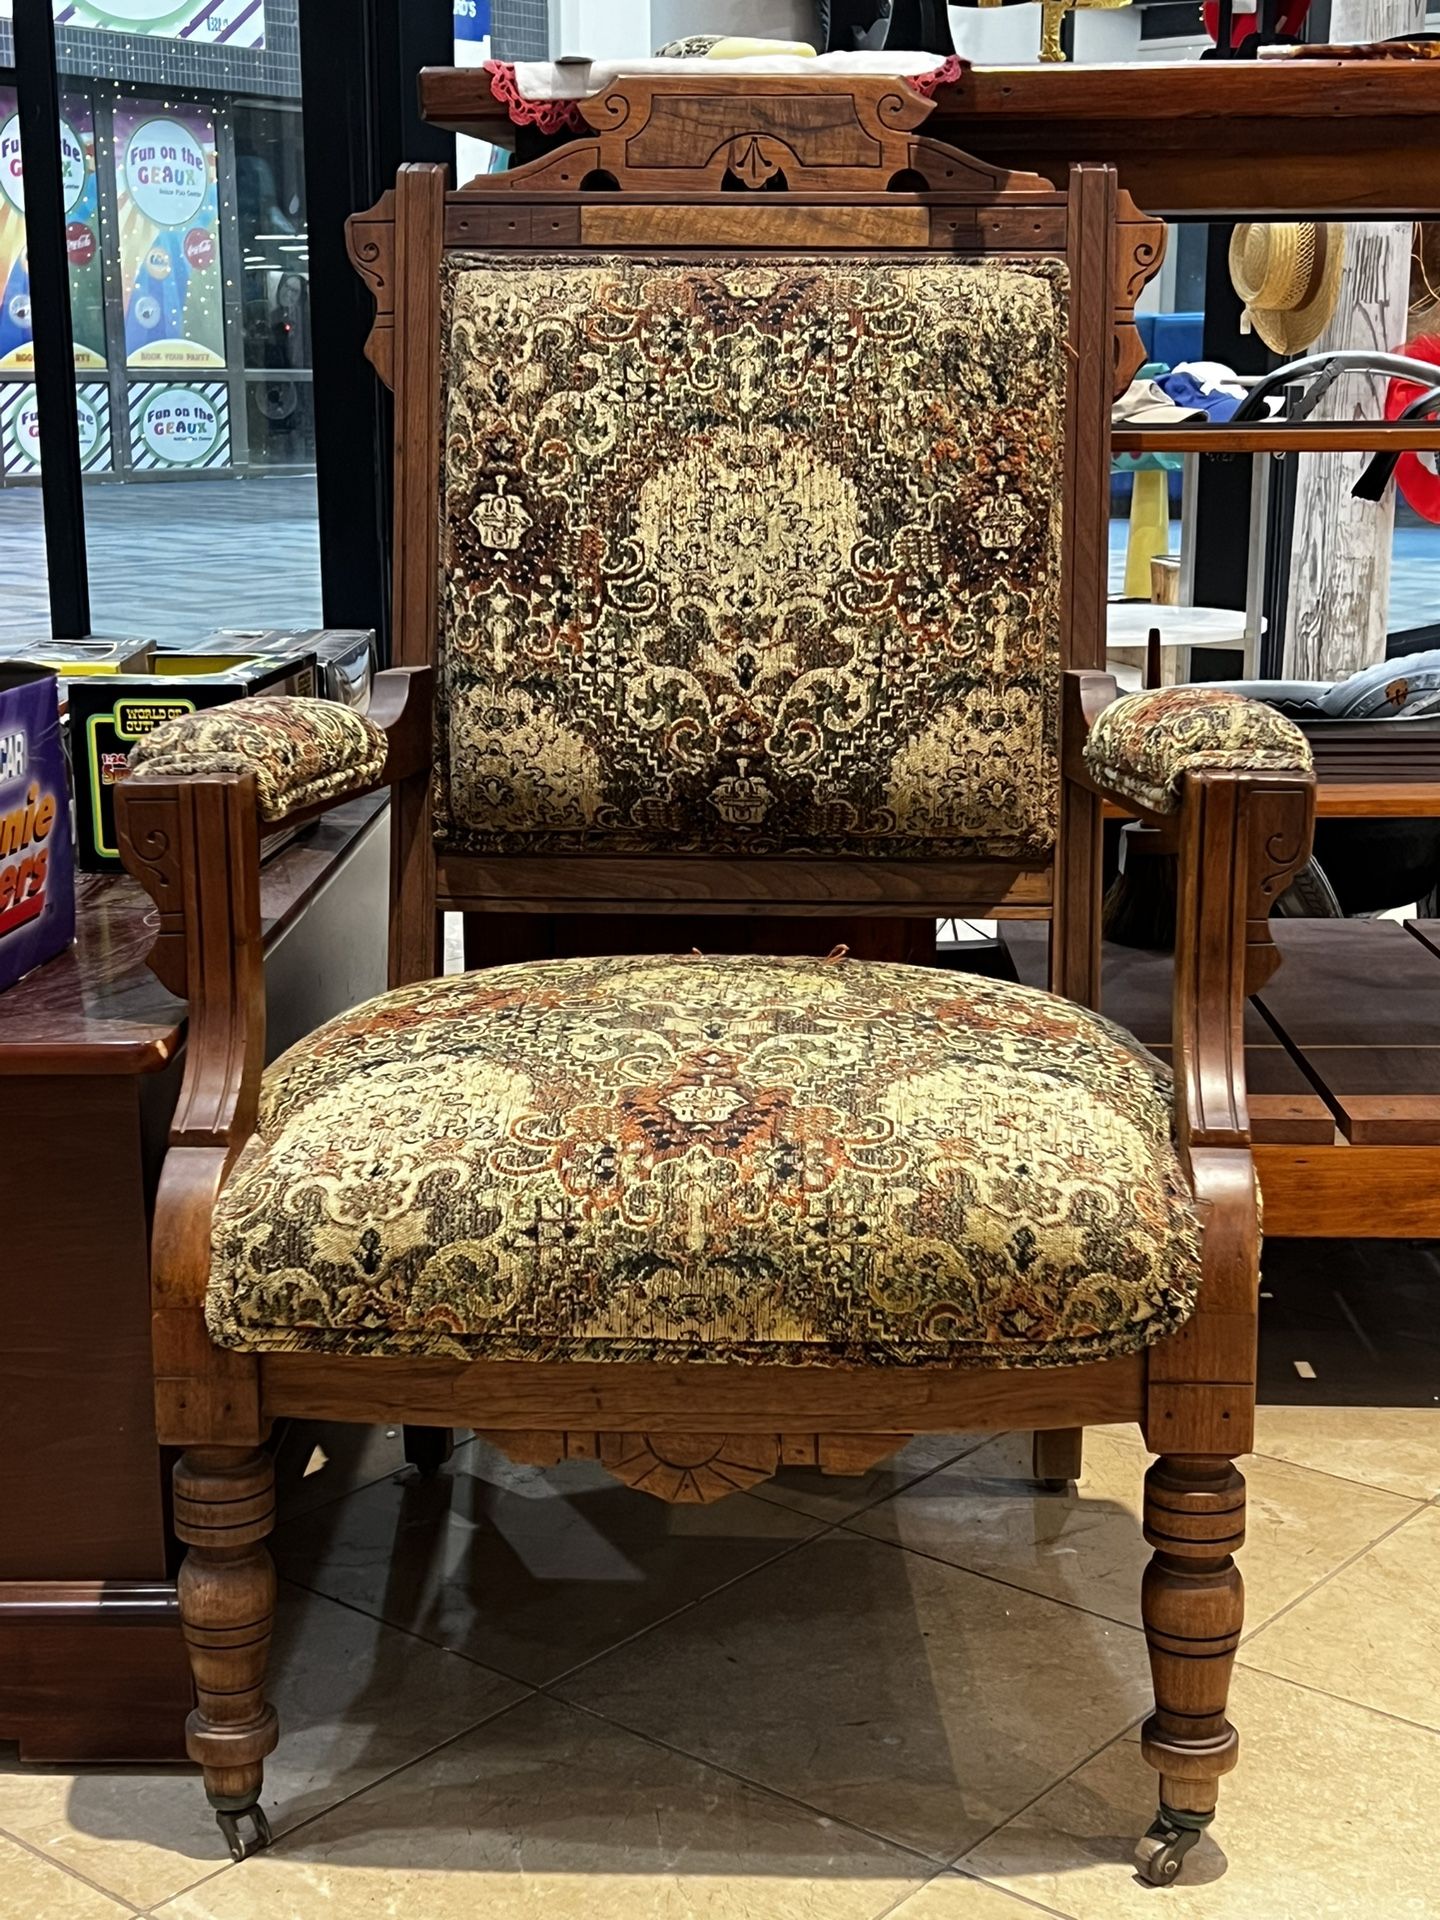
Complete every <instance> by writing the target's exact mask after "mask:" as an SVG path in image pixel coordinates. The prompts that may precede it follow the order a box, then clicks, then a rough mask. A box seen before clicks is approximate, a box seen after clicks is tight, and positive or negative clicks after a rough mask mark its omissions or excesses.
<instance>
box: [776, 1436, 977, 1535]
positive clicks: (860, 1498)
mask: <svg viewBox="0 0 1440 1920" xmlns="http://www.w3.org/2000/svg"><path fill="white" fill-rule="evenodd" d="M991 1438H993V1436H992V1435H990V1434H988V1433H920V1434H917V1435H916V1436H915V1438H914V1439H913V1440H912V1441H911V1442H910V1444H909V1445H908V1446H906V1447H902V1448H901V1450H900V1451H899V1453H892V1454H891V1456H890V1458H889V1459H888V1460H882V1461H881V1462H880V1464H879V1466H877V1467H872V1468H871V1470H870V1471H869V1473H865V1474H859V1475H857V1476H855V1477H854V1478H851V1477H850V1476H849V1475H847V1474H833V1473H819V1472H817V1471H816V1469H815V1468H813V1467H786V1468H785V1469H784V1471H783V1472H781V1473H777V1474H776V1476H775V1478H774V1479H773V1480H765V1481H762V1482H761V1484H760V1485H759V1486H758V1487H756V1488H755V1494H756V1497H757V1498H758V1499H761V1500H774V1501H775V1502H777V1504H778V1505H780V1506H782V1507H793V1508H794V1509H795V1510H796V1512H797V1513H808V1514H810V1515H812V1516H813V1517H814V1518H815V1519H816V1520H828V1521H831V1522H834V1521H836V1520H846V1519H848V1518H849V1517H850V1515H851V1514H853V1513H859V1512H860V1511H861V1509H862V1508H864V1507H871V1506H874V1504H875V1502H876V1501H877V1500H888V1499H889V1497H890V1495H891V1494H892V1493H898V1492H899V1491H900V1489H901V1488H902V1487H905V1486H908V1485H909V1484H910V1482H911V1481H912V1480H919V1479H921V1478H922V1477H923V1476H924V1475H925V1474H927V1473H933V1472H934V1471H935V1469H936V1468H937V1467H944V1466H948V1465H949V1463H950V1462H951V1461H952V1460H958V1459H959V1458H960V1456H961V1454H963V1453H973V1452H974V1451H975V1449H976V1447H983V1446H984V1445H985V1443H986V1441H987V1440H990V1439H991Z"/></svg>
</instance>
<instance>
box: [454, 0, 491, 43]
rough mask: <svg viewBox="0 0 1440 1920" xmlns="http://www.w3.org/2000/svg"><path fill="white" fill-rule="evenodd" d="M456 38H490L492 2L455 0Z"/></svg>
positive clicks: (485, 0) (487, 0)
mask: <svg viewBox="0 0 1440 1920" xmlns="http://www.w3.org/2000/svg"><path fill="white" fill-rule="evenodd" d="M455 38H456V39H457V40H488V39H489V38H490V0H455Z"/></svg>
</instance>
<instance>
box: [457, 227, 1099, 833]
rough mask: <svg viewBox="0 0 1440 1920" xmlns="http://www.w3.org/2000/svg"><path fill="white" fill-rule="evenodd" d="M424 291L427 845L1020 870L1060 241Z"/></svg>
mask: <svg viewBox="0 0 1440 1920" xmlns="http://www.w3.org/2000/svg"><path fill="white" fill-rule="evenodd" d="M443 276H444V278H443V295H444V318H443V335H442V337H443V363H444V375H445V389H444V428H445V442H444V466H443V494H442V502H441V525H440V542H441V608H440V612H441V621H440V635H439V659H440V675H439V698H438V717H439V724H438V727H437V735H436V762H435V764H436V791H435V813H434V818H435V831H436V835H437V838H438V839H439V840H440V842H441V843H442V844H443V845H444V846H445V847H446V848H447V849H449V850H452V851H455V852H460V853H471V854H496V853H529V854H536V853H541V854H543V853H555V854H567V853H576V852H588V853H609V854H651V853H671V854H684V853H709V854H728V855H743V854H755V855H769V854H802V853H812V854H816V853H818V854H830V853H834V854H845V855H850V856H859V857H862V858H863V857H869V856H873V857H876V858H882V857H883V858H890V859H894V858H906V857H913V856H922V855H923V856H929V857H933V858H950V859H958V860H963V859H973V858H989V859H997V860H1007V861H1015V862H1019V863H1022V864H1032V865H1043V864H1045V863H1046V862H1047V861H1048V859H1049V857H1050V853H1051V850H1052V847H1053V843H1054V837H1055V814H1056V796H1057V792H1058V786H1059V781H1058V771H1057V759H1056V727H1057V721H1056V712H1057V688H1058V684H1059V666H1060V637H1061V541H1062V525H1061V494H1062V478H1063V473H1064V458H1065V444H1064V443H1065V349H1066V332H1067V325H1068V320H1067V283H1066V275H1065V267H1064V264H1063V262H1059V261H1054V260H1040V261H1035V262H1032V263H1030V264H1029V265H1026V264H1024V263H1022V262H1007V263H1006V264H1004V265H993V264H980V265H977V264H975V263H973V262H967V261H962V260H954V259H945V258H929V259H926V258H919V259H910V260H881V259H866V258H864V257H861V256H848V257H847V256H845V255H839V256H837V257H836V258H834V259H830V260H821V259H816V258H814V257H813V256H811V257H807V258H803V259H786V258H776V257H773V256H766V257H763V258H752V259H749V260H732V261H729V262H726V261H723V260H721V261H714V260H708V261H707V260H697V259H689V258H687V259H670V260H647V259H644V258H638V257H634V256H620V257H616V258H608V257H605V256H603V255H602V256H591V257H589V258H586V259H569V260H567V259H565V258H563V257H560V258H548V259H545V260H543V261H535V260H533V259H531V260H526V259H524V258H523V257H522V258H515V257H513V256H512V257H510V258H504V257H501V256H487V255H484V254H476V253H467V252H455V253H450V254H447V256H446V261H445V265H444V269H443Z"/></svg>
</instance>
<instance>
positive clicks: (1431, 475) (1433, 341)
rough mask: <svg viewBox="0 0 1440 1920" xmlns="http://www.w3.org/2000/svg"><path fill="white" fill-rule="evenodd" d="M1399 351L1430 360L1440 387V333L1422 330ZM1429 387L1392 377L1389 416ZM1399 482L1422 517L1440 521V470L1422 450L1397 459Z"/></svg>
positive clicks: (1387, 406)
mask: <svg viewBox="0 0 1440 1920" xmlns="http://www.w3.org/2000/svg"><path fill="white" fill-rule="evenodd" d="M1397 351H1398V352H1400V353H1403V354H1406V355H1408V357H1409V358H1410V359H1412V360H1428V361H1429V362H1430V364H1431V365H1432V366H1433V367H1434V368H1435V369H1436V374H1435V385H1436V386H1437V387H1440V334H1435V333H1422V334H1421V335H1420V337H1419V338H1418V339H1416V340H1407V341H1406V343H1405V345H1404V346H1403V347H1400V348H1398V349H1397ZM1425 391H1426V389H1425V388H1424V387H1423V386H1421V385H1420V383H1419V382H1418V381H1416V380H1392V381H1391V382H1390V384H1389V386H1388V387H1387V388H1386V389H1385V418H1386V419H1387V420H1398V419H1399V417H1400V415H1401V414H1402V413H1403V412H1404V411H1405V409H1406V407H1408V406H1409V405H1410V404H1411V402H1412V401H1415V400H1418V399H1419V398H1420V396H1421V394H1422V393H1424V392H1425ZM1395 484H1396V486H1397V487H1398V488H1399V489H1400V491H1401V493H1402V494H1403V495H1404V496H1405V499H1406V502H1407V503H1408V504H1409V505H1410V506H1412V507H1413V508H1414V509H1415V511H1416V513H1418V514H1419V515H1420V517H1421V519H1422V520H1434V521H1436V522H1440V473H1437V472H1436V471H1435V469H1434V468H1433V467H1432V466H1430V465H1428V464H1427V462H1426V461H1425V459H1424V458H1423V457H1422V456H1421V455H1420V454H1418V453H1413V452H1412V453H1402V454H1401V455H1400V458H1399V459H1398V460H1397V461H1396V462H1395Z"/></svg>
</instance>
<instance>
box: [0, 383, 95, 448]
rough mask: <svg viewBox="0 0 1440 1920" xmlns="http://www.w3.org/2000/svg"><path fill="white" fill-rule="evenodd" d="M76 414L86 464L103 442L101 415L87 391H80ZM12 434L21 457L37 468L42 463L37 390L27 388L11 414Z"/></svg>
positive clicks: (76, 397)
mask: <svg viewBox="0 0 1440 1920" xmlns="http://www.w3.org/2000/svg"><path fill="white" fill-rule="evenodd" d="M75 417H76V421H77V423H78V425H79V428H80V463H81V465H82V466H84V464H85V462H86V461H87V460H88V459H89V457H90V456H91V454H93V453H94V451H95V449H96V447H97V446H99V444H100V416H99V415H98V414H97V413H96V411H95V409H94V407H92V406H91V404H90V402H89V401H88V400H87V399H86V398H85V396H84V394H81V393H77V394H76V396H75ZM10 435H11V439H12V441H13V443H14V447H15V451H16V453H17V454H18V456H19V458H20V460H21V461H22V462H23V463H24V464H25V465H26V466H29V467H38V466H39V465H40V410H39V408H38V407H37V406H36V405H35V392H34V389H33V388H31V387H27V388H26V390H25V397H24V399H23V400H22V401H21V402H20V404H19V406H18V407H16V408H15V410H14V412H13V413H12V415H11V416H10Z"/></svg>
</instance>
